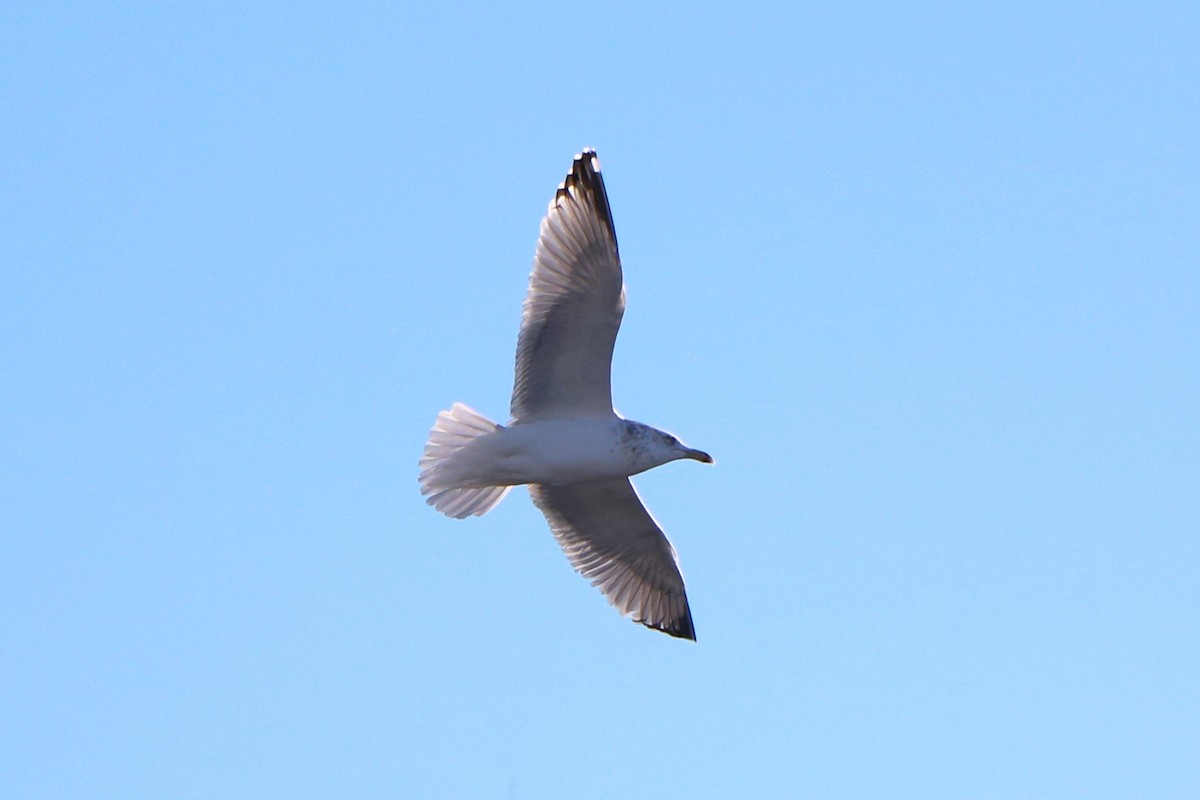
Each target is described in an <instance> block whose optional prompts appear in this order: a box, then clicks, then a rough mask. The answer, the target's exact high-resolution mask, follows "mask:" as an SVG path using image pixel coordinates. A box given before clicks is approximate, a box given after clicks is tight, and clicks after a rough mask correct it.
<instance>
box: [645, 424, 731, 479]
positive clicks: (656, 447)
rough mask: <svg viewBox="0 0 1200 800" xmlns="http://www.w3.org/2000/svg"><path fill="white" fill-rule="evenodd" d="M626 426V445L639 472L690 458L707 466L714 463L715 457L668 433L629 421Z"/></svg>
mask: <svg viewBox="0 0 1200 800" xmlns="http://www.w3.org/2000/svg"><path fill="white" fill-rule="evenodd" d="M625 426H626V429H625V436H624V440H625V441H624V444H625V446H626V447H627V448H628V449H629V451H630V452H631V453H633V454H634V458H635V460H636V461H637V462H638V467H639V470H638V471H639V472H640V471H641V470H646V469H650V468H651V467H657V466H659V465H660V464H666V463H667V462H668V461H678V460H679V459H683V458H690V459H692V460H694V461H701V462H703V463H705V464H711V463H713V457H712V456H710V455H709V454H708V453H706V452H704V451H703V450H697V449H695V448H693V447H688V446H687V445H686V444H684V443H683V442H681V441H679V439H677V438H676V437H675V436H673V435H672V434H669V433H667V432H666V431H660V430H659V429H658V428H651V427H650V426H649V425H643V424H642V423H640V422H631V421H628V420H627V421H626V422H625ZM643 465H644V466H643Z"/></svg>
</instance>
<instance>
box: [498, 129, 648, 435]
mask: <svg viewBox="0 0 1200 800" xmlns="http://www.w3.org/2000/svg"><path fill="white" fill-rule="evenodd" d="M624 310H625V290H624V285H623V282H622V277H621V258H620V255H619V254H618V251H617V234H616V231H615V229H614V228H613V223H612V214H611V212H610V211H609V207H608V196H607V194H606V193H605V190H604V179H603V178H602V177H601V175H600V162H599V159H597V157H596V154H595V152H594V151H592V150H585V151H583V153H581V154H580V155H578V156H576V158H575V163H574V164H573V165H572V168H571V173H570V174H569V175H568V176H567V178H566V180H564V181H563V183H562V185H561V186H559V187H558V191H557V192H556V193H555V195H554V200H553V201H551V203H550V207H549V209H548V210H547V211H546V216H545V218H544V219H543V220H542V226H541V234H540V236H539V238H538V245H537V252H536V254H535V256H534V259H533V273H532V274H531V275H530V276H529V291H528V293H527V294H526V296H525V305H524V309H523V313H522V318H521V333H520V335H519V336H518V338H517V359H516V362H517V363H516V378H515V380H514V382H513V394H512V406H511V412H512V417H513V420H515V421H529V420H534V419H539V418H547V417H561V416H576V417H600V416H607V415H609V414H611V413H612V384H611V381H610V374H611V366H612V353H613V345H614V344H615V342H616V339H617V329H618V328H619V327H620V325H621V316H622V314H623V313H624Z"/></svg>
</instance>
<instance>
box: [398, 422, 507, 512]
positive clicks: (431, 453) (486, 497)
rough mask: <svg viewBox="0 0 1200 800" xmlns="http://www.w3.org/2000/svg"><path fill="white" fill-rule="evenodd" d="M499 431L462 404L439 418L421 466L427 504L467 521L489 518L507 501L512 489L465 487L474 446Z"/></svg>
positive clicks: (426, 447) (421, 477)
mask: <svg viewBox="0 0 1200 800" xmlns="http://www.w3.org/2000/svg"><path fill="white" fill-rule="evenodd" d="M499 428H500V426H499V425H497V424H496V423H495V422H492V421H491V420H490V419H488V418H487V417H485V416H483V415H482V414H480V413H479V412H478V411H475V410H473V409H471V408H470V407H468V406H466V405H464V404H462V403H455V404H454V405H453V406H452V407H451V408H450V409H449V410H448V411H443V412H442V413H440V414H438V418H437V422H436V423H434V426H433V430H431V431H430V432H429V441H428V442H426V443H425V455H423V456H422V457H421V461H420V464H419V465H420V467H421V475H420V477H419V480H420V482H421V494H423V495H425V496H426V497H425V502H426V503H428V504H429V505H431V506H433V507H434V508H436V509H437V510H438V511H441V512H442V513H443V514H445V515H446V516H448V517H454V518H455V519H465V518H467V517H469V516H472V515H474V516H477V517H478V516H482V515H483V514H486V513H487V512H489V511H491V510H492V508H493V507H494V506H495V505H496V504H497V503H499V502H500V501H501V500H503V499H504V495H506V494H508V491H509V489H511V488H512V487H511V486H473V485H464V476H463V470H462V468H461V467H462V464H461V463H460V462H461V461H462V460H463V459H462V458H461V456H462V454H463V452H464V450H465V449H466V448H467V447H468V446H469V445H470V444H471V442H473V441H474V440H475V439H476V438H477V437H479V436H484V435H486V434H489V433H492V432H493V431H495V430H498V429H499Z"/></svg>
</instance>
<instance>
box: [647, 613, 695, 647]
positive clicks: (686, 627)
mask: <svg viewBox="0 0 1200 800" xmlns="http://www.w3.org/2000/svg"><path fill="white" fill-rule="evenodd" d="M642 624H643V625H645V626H646V627H647V628H650V629H652V630H656V631H661V632H662V633H665V634H667V635H668V636H674V637H675V638H676V639H687V640H689V641H692V642H694V641H696V628H695V627H694V626H693V625H692V614H691V612H690V611H689V612H687V613H686V614H684V615H683V616H682V617H680V618H679V619H672V620H666V621H664V622H663V623H662V624H660V625H653V624H651V623H649V622H642Z"/></svg>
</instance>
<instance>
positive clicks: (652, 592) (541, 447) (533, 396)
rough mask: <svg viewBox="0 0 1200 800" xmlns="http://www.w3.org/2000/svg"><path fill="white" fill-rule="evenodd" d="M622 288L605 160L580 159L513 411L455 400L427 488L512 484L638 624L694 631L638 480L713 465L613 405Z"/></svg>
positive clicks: (539, 283) (562, 197)
mask: <svg viewBox="0 0 1200 800" xmlns="http://www.w3.org/2000/svg"><path fill="white" fill-rule="evenodd" d="M624 311H625V287H624V282H623V279H622V276H621V259H620V255H619V254H618V251H617V234H616V230H615V229H614V228H613V221H612V215H611V213H610V211H609V206H608V196H607V194H606V193H605V191H604V178H603V177H601V175H600V161H599V159H598V158H597V157H596V153H595V151H594V150H584V151H583V152H582V153H580V154H579V155H577V156H576V157H575V162H574V164H573V165H572V167H571V172H570V174H569V175H567V177H566V180H564V181H563V182H562V184H560V185H559V187H558V191H557V192H556V193H555V195H554V199H553V200H552V201H551V202H550V207H549V209H548V210H547V211H546V216H545V218H544V219H543V220H542V225H541V232H540V235H539V237H538V244H537V251H536V254H535V255H534V259H533V273H532V274H531V275H530V277H529V292H528V294H527V295H526V297H525V304H524V307H523V311H522V317H521V332H520V335H519V336H518V338H517V359H516V378H515V380H514V382H513V393H512V404H511V407H510V413H511V415H512V420H511V421H510V422H509V424H508V425H498V424H497V423H495V422H492V421H491V420H489V419H487V418H486V417H484V416H483V415H482V414H479V413H478V412H476V411H474V410H473V409H471V408H469V407H467V406H466V405H463V404H462V403H455V404H454V405H453V406H452V407H451V408H450V409H449V410H447V411H443V412H442V413H441V414H439V415H438V418H437V422H436V423H435V424H434V427H433V430H432V431H430V434H429V441H428V442H427V443H426V444H425V454H424V456H423V457H422V458H421V461H420V469H421V474H420V478H419V480H420V483H421V494H423V495H425V496H426V502H428V503H429V504H430V505H431V506H433V507H434V508H436V509H437V510H438V511H441V512H442V513H443V514H446V515H447V516H450V517H454V518H455V519H464V518H466V517H468V516H472V515H475V516H480V515H483V514H486V513H487V512H488V511H489V510H491V509H492V508H493V507H494V506H495V505H496V504H497V503H499V502H500V500H501V499H503V497H504V495H506V494H507V493H508V491H509V489H511V488H512V487H513V486H516V485H519V484H528V485H529V493H530V495H531V496H532V497H533V502H534V504H535V505H536V506H537V507H538V508H539V509H540V510H541V511H542V513H543V514H545V516H546V521H547V522H549V523H550V529H551V531H552V532H553V533H554V537H555V538H556V539H557V540H558V543H559V545H560V546H561V547H562V549H563V552H565V553H566V555H567V558H568V559H569V560H570V562H571V564H572V566H574V567H575V569H576V570H577V571H579V572H580V573H581V574H582V575H583V576H584V577H586V578H588V579H590V580H591V581H592V584H593V585H595V586H598V587H599V588H600V591H601V592H603V593H604V596H605V597H607V598H608V601H609V602H610V603H612V605H613V606H614V607H616V609H617V610H618V611H619V612H621V614H623V615H625V616H627V617H630V618H632V619H633V620H634V621H635V622H640V623H641V624H643V625H645V626H647V627H649V628H654V629H656V630H660V631H663V632H664V633H668V634H670V635H671V636H678V637H680V638H684V639H692V640H695V638H696V632H695V628H694V627H693V625H692V615H691V611H690V609H689V608H688V602H687V594H686V592H685V591H684V586H683V576H682V575H681V574H680V572H679V563H678V559H677V557H676V555H675V549H674V548H673V547H672V546H671V543H670V542H669V541H667V537H666V536H665V535H664V534H663V532H662V529H661V528H660V527H659V526H658V523H657V522H655V520H654V517H652V516H650V512H649V511H647V510H646V507H645V505H643V504H642V501H641V498H639V497H638V494H637V491H636V490H635V489H634V488H633V484H632V483H631V482H630V480H629V476H630V475H636V474H638V473H639V472H644V471H646V470H648V469H651V468H653V467H657V466H660V465H662V464H666V463H667V462H669V461H675V460H678V459H682V458H690V459H695V460H696V461H702V462H705V463H709V464H711V463H712V457H711V456H709V455H708V454H707V453H705V452H703V451H701V450H695V449H692V448H690V447H688V446H686V445H684V444H683V443H682V442H680V441H679V440H678V439H676V438H675V437H674V436H672V435H671V434H669V433H666V432H664V431H660V430H657V429H656V428H652V427H650V426H649V425H643V424H642V423H640V422H634V421H633V420H627V419H624V418H622V417H621V416H620V415H618V414H617V413H616V412H615V411H614V410H613V405H612V388H611V380H610V378H611V365H612V353H613V345H614V343H615V342H616V338H617V329H618V328H619V327H620V325H621V315H622V314H623V313H624Z"/></svg>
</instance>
